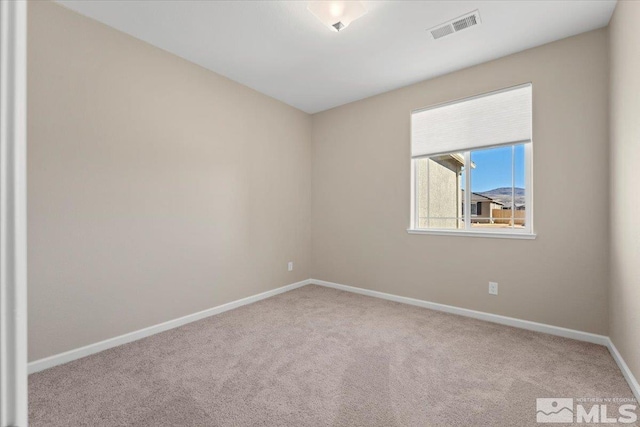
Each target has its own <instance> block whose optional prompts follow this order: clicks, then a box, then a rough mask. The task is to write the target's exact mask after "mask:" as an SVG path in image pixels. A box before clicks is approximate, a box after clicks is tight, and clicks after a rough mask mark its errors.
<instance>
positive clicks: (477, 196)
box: [461, 190, 504, 206]
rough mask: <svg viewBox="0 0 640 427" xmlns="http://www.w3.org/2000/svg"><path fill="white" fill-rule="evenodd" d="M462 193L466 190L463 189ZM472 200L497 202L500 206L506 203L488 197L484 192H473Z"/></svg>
mask: <svg viewBox="0 0 640 427" xmlns="http://www.w3.org/2000/svg"><path fill="white" fill-rule="evenodd" d="M461 191H462V194H464V190H461ZM471 201H472V202H491V203H495V204H496V205H500V206H504V203H500V202H498V201H497V200H493V199H492V198H491V197H487V196H483V195H482V194H479V193H473V192H472V193H471Z"/></svg>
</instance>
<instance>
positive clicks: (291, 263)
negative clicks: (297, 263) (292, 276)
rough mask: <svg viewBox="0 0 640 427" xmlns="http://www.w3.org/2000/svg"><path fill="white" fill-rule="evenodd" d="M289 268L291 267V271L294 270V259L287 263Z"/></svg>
mask: <svg viewBox="0 0 640 427" xmlns="http://www.w3.org/2000/svg"><path fill="white" fill-rule="evenodd" d="M287 268H288V269H289V271H293V261H289V264H287Z"/></svg>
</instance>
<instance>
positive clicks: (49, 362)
mask: <svg viewBox="0 0 640 427" xmlns="http://www.w3.org/2000/svg"><path fill="white" fill-rule="evenodd" d="M309 284H315V285H320V286H325V287H328V288H334V289H339V290H342V291H347V292H353V293H356V294H361V295H367V296H370V297H375V298H382V299H386V300H389V301H395V302H399V303H403V304H410V305H415V306H418V307H424V308H428V309H431V310H437V311H443V312H446V313H452V314H457V315H459V316H465V317H472V318H474V319H479V320H485V321H488V322H493V323H499V324H501V325H507V326H512V327H515V328H520V329H526V330H529V331H535V332H542V333H546V334H550V335H556V336H560V337H565V338H571V339H575V340H578V341H586V342H590V343H594V344H600V345H603V346H606V347H607V348H608V349H609V351H610V352H611V356H612V357H613V359H614V360H615V361H616V363H617V364H618V367H619V368H620V370H621V371H622V374H623V375H624V378H625V379H626V380H627V383H629V387H630V388H631V390H632V391H633V394H634V395H635V397H636V399H638V401H640V385H639V384H638V381H637V380H636V378H635V377H634V375H633V373H632V372H631V370H630V369H629V367H628V366H627V364H626V363H625V361H624V359H623V358H622V356H621V355H620V353H619V352H618V349H616V347H615V345H614V344H613V342H612V341H611V339H609V337H607V336H604V335H597V334H592V333H589V332H582V331H577V330H574V329H568V328H562V327H559V326H552V325H547V324H544V323H537V322H531V321H528V320H521V319H516V318H514V317H507V316H501V315H498V314H491V313H485V312H482V311H475V310H469V309H466V308H460V307H455V306H452V305H446V304H439V303H435V302H430V301H423V300H419V299H415V298H408V297H402V296H399V295H393V294H387V293H384V292H378V291H372V290H369V289H364V288H357V287H354V286H347V285H342V284H340V283H333V282H327V281H325V280H317V279H307V280H303V281H300V282H297V283H292V284H290V285H287V286H282V287H280V288H276V289H272V290H270V291H267V292H263V293H261V294H257V295H252V296H250V297H247V298H242V299H239V300H237V301H232V302H229V303H226V304H222V305H219V306H217V307H213V308H210V309H207V310H203V311H200V312H198V313H194V314H189V315H187V316H184V317H180V318H178V319H174V320H169V321H167V322H164V323H160V324H158V325H153V326H150V327H148V328H144V329H140V330H137V331H134V332H130V333H128V334H124V335H120V336H118V337H114V338H110V339H108V340H104V341H100V342H98V343H95V344H90V345H87V346H85V347H81V348H78V349H75V350H70V351H67V352H64V353H60V354H56V355H53V356H50V357H46V358H44V359H40V360H36V361H34V362H31V363H29V366H28V369H29V373H30V374H32V373H34V372H39V371H42V370H44V369H48V368H51V367H54V366H57V365H62V364H64V363H68V362H71V361H73V360H76V359H80V358H82V357H85V356H89V355H91V354H95V353H98V352H101V351H103V350H107V349H109V348H113V347H117V346H119V345H122V344H127V343H130V342H132V341H136V340H139V339H141V338H145V337H148V336H151V335H154V334H157V333H160V332H164V331H167V330H169V329H173V328H177V327H179V326H182V325H185V324H187V323H191V322H195V321H197V320H200V319H204V318H206V317H209V316H213V315H216V314H219V313H223V312H225V311H229V310H233V309H234V308H238V307H241V306H243V305H247V304H251V303H254V302H257V301H260V300H263V299H266V298H269V297H272V296H275V295H278V294H281V293H283V292H287V291H291V290H293V289H296V288H300V287H302V286H305V285H309Z"/></svg>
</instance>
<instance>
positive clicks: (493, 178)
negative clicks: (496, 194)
mask: <svg viewBox="0 0 640 427" xmlns="http://www.w3.org/2000/svg"><path fill="white" fill-rule="evenodd" d="M511 155H512V150H511V147H510V146H509V147H498V148H490V149H487V150H478V151H472V152H471V161H472V162H474V163H475V164H476V167H475V169H472V171H471V190H472V191H474V192H483V191H488V190H493V189H494V188H499V187H511V174H512V171H511ZM514 155H515V161H516V182H515V184H516V187H520V188H524V145H517V146H516V148H515V153H514Z"/></svg>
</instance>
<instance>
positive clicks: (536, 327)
mask: <svg viewBox="0 0 640 427" xmlns="http://www.w3.org/2000/svg"><path fill="white" fill-rule="evenodd" d="M309 283H312V284H316V285H320V286H326V287H328V288H334V289H340V290H342V291H347V292H353V293H356V294H361V295H367V296H370V297H375V298H382V299H386V300H389V301H395V302H400V303H403V304H410V305H415V306H418V307H424V308H429V309H431V310H437V311H444V312H446V313H452V314H457V315H459V316H465V317H473V318H474V319H480V320H485V321H487V322H493V323H499V324H501V325H507V326H513V327H515V328H520V329H527V330H529V331H536V332H543V333H545V334H550V335H557V336H559V337H565V338H572V339H574V340H578V341H586V342H590V343H594V344H600V345H604V346H606V345H608V343H609V337H606V336H604V335H597V334H592V333H589V332H582V331H577V330H575V329H567V328H561V327H559V326H552V325H547V324H544V323H537V322H530V321H528V320H520V319H516V318H514V317H507V316H501V315H499V314H491V313H485V312H483V311H475V310H469V309H467V308H460V307H455V306H452V305H445V304H439V303H436V302H430V301H423V300H419V299H415V298H408V297H401V296H398V295H393V294H387V293H384V292H378V291H371V290H369V289H363V288H356V287H354V286H347V285H342V284H340V283H333V282H327V281H324V280H316V279H311V280H310V281H309Z"/></svg>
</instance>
